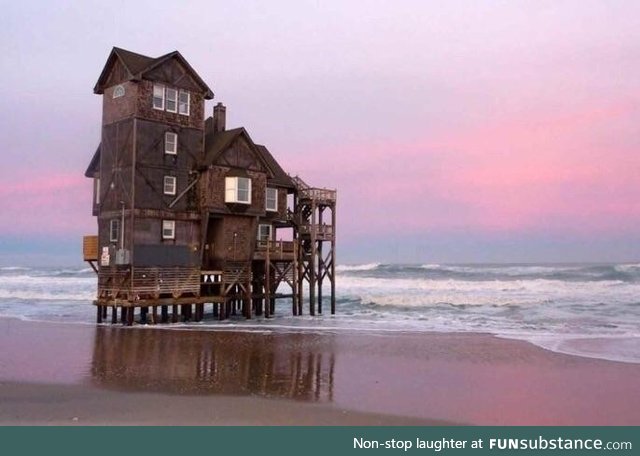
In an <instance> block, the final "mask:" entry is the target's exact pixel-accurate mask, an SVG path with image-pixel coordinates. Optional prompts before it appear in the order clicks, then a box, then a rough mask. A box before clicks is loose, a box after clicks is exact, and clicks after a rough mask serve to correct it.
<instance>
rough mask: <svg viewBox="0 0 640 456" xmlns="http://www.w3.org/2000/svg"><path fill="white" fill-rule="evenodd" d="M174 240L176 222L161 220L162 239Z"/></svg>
mask: <svg viewBox="0 0 640 456" xmlns="http://www.w3.org/2000/svg"><path fill="white" fill-rule="evenodd" d="M175 238H176V221H175V220H163V221H162V239H175Z"/></svg>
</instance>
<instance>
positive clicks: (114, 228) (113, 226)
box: [109, 219, 120, 242]
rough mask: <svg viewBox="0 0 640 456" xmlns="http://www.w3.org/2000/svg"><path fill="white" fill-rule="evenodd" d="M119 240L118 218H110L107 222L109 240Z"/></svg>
mask: <svg viewBox="0 0 640 456" xmlns="http://www.w3.org/2000/svg"><path fill="white" fill-rule="evenodd" d="M119 240H120V220H119V219H112V220H111V222H110V223H109V242H118V241H119Z"/></svg>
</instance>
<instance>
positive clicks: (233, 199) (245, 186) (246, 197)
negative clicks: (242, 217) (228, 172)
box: [224, 177, 251, 204]
mask: <svg viewBox="0 0 640 456" xmlns="http://www.w3.org/2000/svg"><path fill="white" fill-rule="evenodd" d="M224 191H225V192H224V201H225V203H243V204H251V179H249V178H248V177H225V179H224Z"/></svg>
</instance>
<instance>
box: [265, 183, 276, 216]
mask: <svg viewBox="0 0 640 456" xmlns="http://www.w3.org/2000/svg"><path fill="white" fill-rule="evenodd" d="M265 209H266V210H268V211H272V212H277V211H278V189H277V188H271V187H267V192H266V195H265Z"/></svg>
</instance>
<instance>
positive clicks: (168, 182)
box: [163, 176, 176, 195]
mask: <svg viewBox="0 0 640 456" xmlns="http://www.w3.org/2000/svg"><path fill="white" fill-rule="evenodd" d="M163 192H164V194H165V195H175V194H176V178H175V176H164V185H163Z"/></svg>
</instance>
